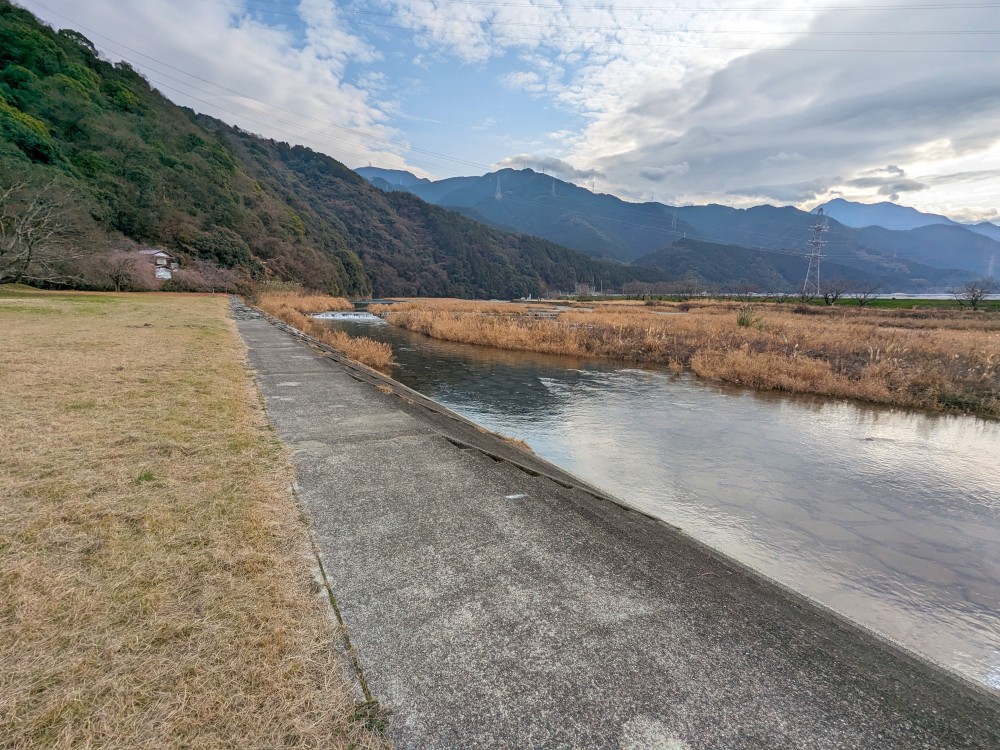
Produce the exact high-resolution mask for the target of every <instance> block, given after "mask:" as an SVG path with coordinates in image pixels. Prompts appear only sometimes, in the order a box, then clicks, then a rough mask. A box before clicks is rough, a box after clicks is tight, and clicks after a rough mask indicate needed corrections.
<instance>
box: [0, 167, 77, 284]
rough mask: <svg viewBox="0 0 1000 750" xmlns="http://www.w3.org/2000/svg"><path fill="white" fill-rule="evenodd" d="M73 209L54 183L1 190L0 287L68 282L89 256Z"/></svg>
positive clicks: (21, 183) (16, 185) (17, 184)
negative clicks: (27, 283) (76, 264)
mask: <svg viewBox="0 0 1000 750" xmlns="http://www.w3.org/2000/svg"><path fill="white" fill-rule="evenodd" d="M83 235H84V232H83V231H82V222H81V221H80V220H79V216H78V211H77V207H76V206H75V204H74V203H73V201H72V196H70V195H69V194H68V193H67V192H66V191H65V190H63V189H62V188H60V187H58V186H57V185H56V183H55V181H52V182H49V183H47V184H45V185H43V186H42V187H36V186H34V185H32V184H31V183H30V182H28V181H26V180H25V181H16V182H13V183H12V184H10V185H8V186H7V187H0V284H15V283H17V282H21V281H24V282H29V283H56V284H58V283H68V282H70V281H72V280H74V279H75V278H76V277H77V275H78V274H77V272H76V268H75V265H74V262H75V261H77V260H79V259H80V258H83V257H84V256H85V255H87V254H89V253H90V252H91V250H92V248H93V245H92V244H91V243H89V242H86V241H85V237H84V236H83Z"/></svg>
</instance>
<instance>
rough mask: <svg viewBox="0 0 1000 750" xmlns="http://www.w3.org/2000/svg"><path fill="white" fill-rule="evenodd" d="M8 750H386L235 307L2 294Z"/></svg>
mask: <svg viewBox="0 0 1000 750" xmlns="http://www.w3.org/2000/svg"><path fill="white" fill-rule="evenodd" d="M0 351H3V353H4V356H3V361H2V362H0V402H2V403H3V409H2V410H0V434H2V435H3V439H2V440H0V513H2V516H3V524H2V525H0V747H4V748H11V749H13V748H43V747H44V748H89V747H105V748H149V749H158V748H189V747H219V748H221V747H232V748H236V747H238V748H279V747H289V746H294V747H313V748H347V747H382V746H384V743H383V741H382V740H380V739H378V738H377V737H375V736H373V735H371V734H370V733H369V732H368V731H367V730H365V729H364V728H363V727H362V726H361V725H360V724H358V723H357V722H354V721H352V720H351V719H350V717H351V716H352V714H353V713H354V711H355V705H354V701H353V699H352V697H351V695H350V692H349V688H348V682H347V680H346V679H345V677H344V669H343V665H342V663H341V661H340V659H339V658H338V657H337V656H336V653H335V651H334V648H335V643H336V640H337V635H338V634H337V631H336V628H335V625H334V624H333V623H332V622H331V620H330V617H329V614H328V612H327V611H326V608H325V606H324V605H323V602H322V598H321V595H320V594H318V587H317V585H316V584H315V583H314V579H313V577H312V574H311V569H312V566H313V561H312V559H311V556H310V553H309V546H308V537H307V531H306V528H305V525H304V523H303V522H302V520H301V516H300V510H299V508H298V506H297V504H296V502H295V501H294V498H292V497H291V495H290V493H289V489H288V488H289V483H290V481H291V473H290V468H289V466H288V463H287V460H286V457H285V455H284V452H283V449H282V447H281V445H280V444H279V443H278V441H277V440H276V439H275V437H274V434H273V432H272V431H271V430H270V428H269V427H268V424H267V422H266V419H265V417H264V414H263V411H262V408H261V404H260V400H259V396H258V394H257V391H256V389H255V387H254V385H253V381H252V378H251V377H250V375H249V372H248V370H247V368H246V364H245V353H244V350H243V347H242V344H241V343H240V341H239V338H238V336H237V334H236V332H235V330H234V328H233V325H232V322H231V321H230V320H228V319H227V307H226V300H225V298H211V297H194V296H190V297H181V296H171V295H151V294H147V295H61V294H45V293H34V294H32V295H30V296H28V295H15V296H11V295H9V294H4V292H3V291H0Z"/></svg>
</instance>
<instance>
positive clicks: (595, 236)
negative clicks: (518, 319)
mask: <svg viewBox="0 0 1000 750" xmlns="http://www.w3.org/2000/svg"><path fill="white" fill-rule="evenodd" d="M357 171H358V173H359V174H361V175H362V176H364V177H374V178H378V177H380V176H381V175H380V174H379V170H374V169H372V168H370V167H363V168H361V169H359V170H357ZM411 176H412V175H411ZM498 183H499V186H500V193H501V200H497V198H496V195H497V184H498ZM392 189H393V190H397V189H400V188H398V187H393V188H392ZM402 189H405V190H408V191H409V192H412V193H414V194H415V195H419V196H420V197H421V198H423V199H424V200H426V201H429V202H430V203H436V204H438V205H441V206H447V207H449V208H452V209H454V210H457V211H460V212H461V213H464V214H465V215H467V216H470V217H473V218H476V219H478V220H480V221H485V222H486V223H488V224H490V225H492V226H495V227H498V228H500V229H506V230H509V231H516V232H526V233H528V234H533V235H535V236H537V237H544V238H545V239H548V240H551V241H553V242H557V243H559V244H560V245H565V246H566V247H571V248H573V249H574V250H578V251H580V252H583V253H587V254H588V255H593V256H596V257H604V258H611V259H614V260H618V261H622V262H626V263H627V262H632V261H634V260H635V259H636V258H638V257H639V256H640V255H645V254H647V253H650V252H653V251H654V250H659V249H660V248H662V247H664V246H665V245H669V244H670V243H671V242H673V241H674V240H675V239H677V238H679V237H683V236H684V234H685V233H689V234H690V233H693V232H694V231H695V228H694V227H692V226H689V225H688V224H686V223H685V222H684V221H683V220H680V219H678V218H676V217H675V216H674V215H673V214H672V213H671V211H672V209H670V207H668V206H664V205H663V204H660V203H645V204H640V203H626V202H625V201H623V200H620V199H619V198H616V197H614V196H612V195H598V194H595V193H592V192H590V191H589V190H586V189H585V188H581V187H578V186H577V185H574V184H572V183H569V182H564V181H563V180H559V179H556V178H554V177H550V176H548V175H544V174H539V173H538V172H535V171H533V170H530V169H523V170H514V169H502V170H500V171H499V172H493V173H491V174H486V175H483V176H481V177H452V178H449V179H445V180H438V181H436V182H431V183H419V184H413V183H411V184H410V185H409V186H408V187H407V186H405V185H404V186H403V187H402Z"/></svg>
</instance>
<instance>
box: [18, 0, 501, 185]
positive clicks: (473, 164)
mask: <svg viewBox="0 0 1000 750" xmlns="http://www.w3.org/2000/svg"><path fill="white" fill-rule="evenodd" d="M35 4H36V5H38V6H39V7H42V8H45V9H46V10H47V11H49V12H50V13H54V14H55V15H57V16H60V17H61V18H64V19H65V20H67V21H69V22H70V23H73V24H76V25H77V26H78V27H79V28H81V29H84V30H86V31H87V32H89V33H91V34H93V35H94V36H97V37H99V38H101V39H103V40H105V41H106V42H108V43H110V44H112V45H114V46H115V47H119V48H121V49H126V50H128V51H130V52H133V53H135V54H137V55H140V56H141V57H144V58H146V59H147V60H152V61H153V62H155V63H157V64H158V65H162V66H163V67H166V68H169V69H171V70H175V71H177V72H178V73H181V74H183V75H186V76H189V77H190V78H194V79H196V80H198V81H202V82H203V83H207V84H209V85H211V86H215V87H216V88H219V89H222V90H223V91H228V92H229V93H230V94H233V95H235V96H239V97H241V98H244V99H248V100H250V101H254V102H257V103H258V104H261V105H263V106H265V107H273V108H274V109H280V110H283V111H285V112H287V113H289V114H292V115H294V116H296V117H298V118H302V119H306V120H312V121H313V122H319V123H323V124H324V125H325V126H327V127H330V128H334V129H336V130H341V131H344V132H347V133H351V134H352V135H356V136H358V137H359V138H365V139H368V140H371V141H376V142H378V143H384V144H387V145H391V146H397V147H399V148H402V149H406V150H407V151H414V152H417V153H422V154H425V155H427V156H433V157H435V158H438V159H445V160H447V161H451V162H455V163H458V164H464V165H465V166H468V167H474V168H476V169H490V166H489V165H486V164H480V163H478V162H473V161H469V160H466V159H461V158H459V157H455V156H449V155H448V154H442V153H439V152H436V151H431V150H429V149H423V148H419V147H417V146H412V145H410V144H408V143H402V142H400V141H394V140H392V139H389V138H383V137H381V136H376V135H372V134H369V133H365V132H363V131H360V130H355V129H353V128H348V127H346V126H343V125H337V124H335V123H331V122H328V121H326V120H323V119H321V118H318V117H313V116H310V115H307V114H304V113H302V112H297V111H295V110H292V109H289V108H288V107H284V106H282V105H280V104H274V103H273V102H267V101H264V100H263V99H258V98H257V97H255V96H252V95H250V94H247V93H245V92H242V91H237V90H236V89H232V88H230V87H228V86H224V85H223V84H221V83H216V82H215V81H211V80H209V79H207V78H203V77H202V76H199V75H196V74H194V73H191V72H189V71H186V70H184V69H183V68H179V67H177V66H176V65H171V64H170V63H168V62H164V61H163V60H160V59H158V58H156V57H153V56H152V55H148V54H146V53H145V52H142V51H140V50H137V49H135V48H133V47H129V46H128V45H126V44H123V43H122V42H119V41H117V40H115V39H112V38H111V37H109V36H107V35H106V34H102V33H101V32H99V31H96V30H95V29H92V28H90V27H88V26H85V25H83V24H81V23H78V22H77V21H74V20H73V19H72V18H69V17H68V16H66V15H64V14H62V13H59V12H58V11H55V10H53V9H52V8H49V7H48V6H46V5H44V4H43V3H38V2H36V3H35ZM116 54H118V55H119V56H120V57H121V58H122V59H123V60H126V61H127V62H131V63H132V64H134V65H140V67H142V64H140V63H138V62H136V61H135V60H131V59H129V58H128V57H127V56H126V55H123V54H122V53H121V52H116ZM147 65H148V64H147ZM154 72H155V73H157V74H158V75H161V76H166V77H167V78H170V79H171V80H173V81H175V82H177V83H181V84H183V85H185V86H188V87H190V88H192V89H194V90H195V91H200V92H201V93H203V94H208V95H209V96H214V95H215V94H214V92H211V91H205V90H204V89H199V88H197V87H196V86H194V85H192V84H190V83H188V82H186V81H182V80H180V79H178V78H174V77H173V76H171V75H169V74H168V73H164V72H163V71H156V70H154ZM171 90H174V91H177V89H171ZM178 93H182V94H185V95H186V96H187V95H188V94H186V93H185V92H178ZM192 98H194V97H192ZM195 100H196V101H201V102H202V103H204V104H208V105H209V106H216V105H214V104H213V103H211V102H204V101H203V100H200V99H195ZM232 104H235V105H236V106H238V107H241V108H243V109H247V110H249V111H251V112H254V113H255V114H263V115H266V116H268V117H272V118H274V119H275V120H278V121H279V122H284V123H285V124H288V125H295V126H296V127H302V126H300V125H299V124H298V123H294V122H289V121H287V120H282V119H280V118H278V117H276V116H274V115H271V114H269V113H267V112H259V111H258V110H256V109H254V108H252V107H247V106H246V105H243V104H239V103H238V102H232ZM230 114H235V113H233V112H230ZM237 116H240V115H237ZM258 124H260V125H265V126H268V124H267V123H258ZM303 129H304V130H306V131H307V132H312V133H317V134H320V135H324V136H327V137H330V138H335V139H338V140H345V139H341V138H340V137H339V136H334V135H329V134H326V133H323V132H321V131H317V130H312V129H309V128H303ZM281 132H284V131H281ZM357 145H360V146H364V144H357ZM352 155H354V156H357V154H352ZM411 161H414V163H419V162H417V161H416V160H411Z"/></svg>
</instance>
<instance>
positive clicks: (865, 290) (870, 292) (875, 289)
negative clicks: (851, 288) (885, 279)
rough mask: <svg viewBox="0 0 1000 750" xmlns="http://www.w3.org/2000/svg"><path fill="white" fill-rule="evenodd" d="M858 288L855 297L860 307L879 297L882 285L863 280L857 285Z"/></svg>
mask: <svg viewBox="0 0 1000 750" xmlns="http://www.w3.org/2000/svg"><path fill="white" fill-rule="evenodd" d="M857 290H858V291H857V292H856V293H855V299H857V301H858V307H865V306H866V305H867V304H868V303H869V302H874V301H875V300H877V299H878V298H879V294H880V292H881V291H882V287H881V286H879V285H878V284H876V283H874V282H872V281H862V282H861V283H859V284H858V285H857Z"/></svg>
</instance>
